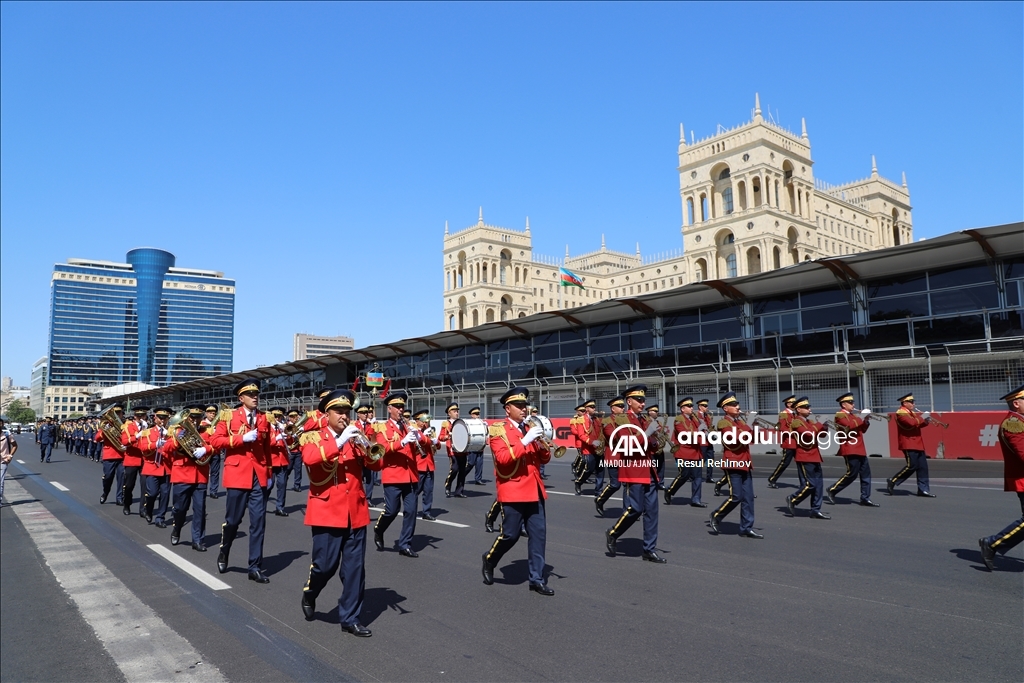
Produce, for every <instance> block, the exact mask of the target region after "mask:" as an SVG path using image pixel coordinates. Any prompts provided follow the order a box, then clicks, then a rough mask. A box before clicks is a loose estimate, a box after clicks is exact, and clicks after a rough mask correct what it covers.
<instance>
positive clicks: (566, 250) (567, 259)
mask: <svg viewBox="0 0 1024 683" xmlns="http://www.w3.org/2000/svg"><path fill="white" fill-rule="evenodd" d="M565 262H566V263H568V262H569V245H568V244H567V245H565Z"/></svg>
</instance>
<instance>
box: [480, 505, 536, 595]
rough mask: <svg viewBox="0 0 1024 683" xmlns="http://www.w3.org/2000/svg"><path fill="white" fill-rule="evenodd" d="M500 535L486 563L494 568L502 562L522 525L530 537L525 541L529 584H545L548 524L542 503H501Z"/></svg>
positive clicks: (519, 533)
mask: <svg viewBox="0 0 1024 683" xmlns="http://www.w3.org/2000/svg"><path fill="white" fill-rule="evenodd" d="M501 513H502V520H501V533H500V534H499V535H498V538H496V539H494V544H493V545H491V549H490V550H488V551H487V554H486V555H485V556H484V557H485V558H486V559H487V563H488V564H490V565H491V566H492V567H493V566H496V565H497V564H498V562H500V561H501V558H502V557H503V556H504V555H505V553H507V552H508V551H509V550H511V549H512V546H514V545H515V544H516V541H518V540H519V536H520V535H521V534H522V530H523V526H524V524H525V527H526V531H527V533H528V534H529V535H530V537H529V538H528V539H526V544H527V546H526V547H527V555H528V560H527V562H528V564H529V567H530V583H533V584H543V583H544V549H545V546H546V545H547V533H548V531H547V529H548V525H547V520H546V519H545V517H544V501H543V500H540V501H536V502H532V503H502V504H501Z"/></svg>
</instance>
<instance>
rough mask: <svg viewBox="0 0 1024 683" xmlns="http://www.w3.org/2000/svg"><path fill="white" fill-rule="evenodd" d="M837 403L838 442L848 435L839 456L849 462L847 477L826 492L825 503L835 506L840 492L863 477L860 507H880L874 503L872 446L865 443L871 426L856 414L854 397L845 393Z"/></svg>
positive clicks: (841, 445) (840, 447) (841, 478)
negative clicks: (870, 454)
mask: <svg viewBox="0 0 1024 683" xmlns="http://www.w3.org/2000/svg"><path fill="white" fill-rule="evenodd" d="M836 401H837V402H838V403H839V412H837V413H836V416H835V418H834V420H833V421H834V422H835V425H836V437H837V439H838V438H839V434H844V435H845V440H842V441H841V443H840V444H839V455H841V456H843V459H844V460H846V474H844V475H843V476H841V477H840V478H839V481H837V482H836V483H835V484H833V485H832V486H831V487H830V488H829V489H828V490H827V491H825V501H826V502H827V503H828V504H829V505H835V504H836V498H835V497H836V496H838V495H839V492H840V491H842V490H843V489H845V488H846V487H847V486H849V485H850V484H852V483H853V482H855V481H857V477H860V504H861V505H863V506H864V507H871V508H876V507H878V503H875V502H872V500H871V464H870V463H869V462H868V447H867V444H866V443H865V442H864V433H865V432H867V431H868V427H870V426H871V423H869V422H868V421H867V420H866V419H861V418H860V417H859V416H858V415H855V414H854V412H853V405H854V401H853V394H843V395H842V396H840V397H839V398H837V399H836ZM865 412H866V411H865Z"/></svg>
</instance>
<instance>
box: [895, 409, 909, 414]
mask: <svg viewBox="0 0 1024 683" xmlns="http://www.w3.org/2000/svg"><path fill="white" fill-rule="evenodd" d="M896 414H897V415H910V414H911V412H910V411H909V410H907V409H906V408H897V409H896Z"/></svg>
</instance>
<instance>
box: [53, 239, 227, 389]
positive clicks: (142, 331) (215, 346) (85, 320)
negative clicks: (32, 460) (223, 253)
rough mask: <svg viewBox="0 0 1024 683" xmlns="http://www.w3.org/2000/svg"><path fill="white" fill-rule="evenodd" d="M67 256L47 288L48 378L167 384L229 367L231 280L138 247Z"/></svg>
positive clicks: (72, 382)
mask: <svg viewBox="0 0 1024 683" xmlns="http://www.w3.org/2000/svg"><path fill="white" fill-rule="evenodd" d="M125 260H126V261H127V263H115V262H110V261H93V260H84V259H68V262H67V263H62V264H57V265H56V266H55V267H54V272H53V284H52V288H51V315H50V346H49V354H48V355H49V367H48V378H47V379H48V381H47V384H48V385H52V386H89V385H99V386H112V385H116V384H123V383H125V382H144V383H146V384H155V385H166V384H172V383H176V382H185V381H189V380H193V379H201V378H203V377H211V376H214V375H219V374H223V373H227V372H231V371H232V370H231V368H232V356H233V346H234V311H235V283H234V281H233V280H230V279H228V278H225V277H224V274H223V273H219V272H215V271H209V270H196V269H191V268H177V267H175V258H174V254H171V253H169V252H167V251H164V250H162V249H152V248H140V249H133V250H131V251H129V252H128V255H127V257H126V259H125Z"/></svg>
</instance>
